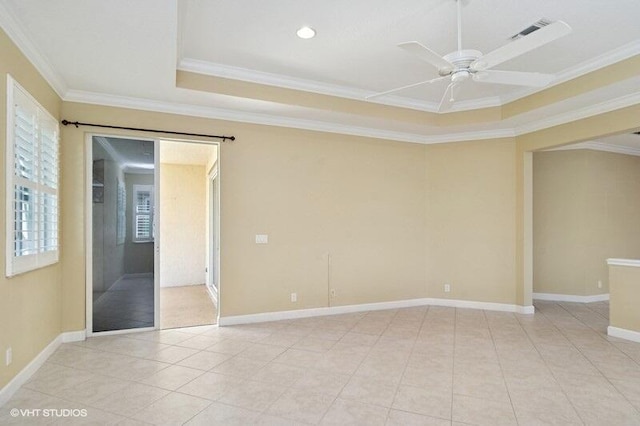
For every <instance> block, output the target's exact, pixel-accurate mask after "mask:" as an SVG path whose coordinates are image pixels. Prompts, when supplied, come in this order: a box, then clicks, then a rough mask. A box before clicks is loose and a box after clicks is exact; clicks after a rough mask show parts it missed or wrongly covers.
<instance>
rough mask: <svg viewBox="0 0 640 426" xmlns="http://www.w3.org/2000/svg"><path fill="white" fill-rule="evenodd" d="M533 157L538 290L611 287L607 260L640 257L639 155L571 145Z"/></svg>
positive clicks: (598, 290) (586, 292) (580, 292)
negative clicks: (580, 148) (576, 148)
mask: <svg viewBox="0 0 640 426" xmlns="http://www.w3.org/2000/svg"><path fill="white" fill-rule="evenodd" d="M533 158H534V160H533V179H534V181H533V182H534V184H533V188H534V193H533V194H534V198H533V205H534V214H533V219H534V220H533V230H534V236H533V241H534V257H533V263H534V288H533V290H534V292H536V293H558V294H571V295H580V296H584V295H594V294H601V293H608V292H609V286H608V270H607V264H606V259H607V258H640V221H639V220H638V218H639V217H640V157H636V156H630V155H622V154H614V153H609V152H600V151H592V150H570V151H551V152H536V153H534V156H533ZM598 281H600V282H601V283H602V288H598Z"/></svg>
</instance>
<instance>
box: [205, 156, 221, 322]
mask: <svg viewBox="0 0 640 426" xmlns="http://www.w3.org/2000/svg"><path fill="white" fill-rule="evenodd" d="M218 154H219V151H218ZM207 184H208V188H207V190H208V192H209V217H208V218H207V220H208V221H209V236H208V241H207V244H208V245H209V259H207V263H208V265H209V270H208V271H207V283H208V284H211V285H207V289H208V290H209V293H210V294H211V297H212V298H213V300H214V302H215V305H216V311H217V312H218V315H219V309H218V305H219V303H220V196H219V194H220V178H219V175H218V160H217V159H216V162H215V163H214V164H213V166H212V167H211V170H210V171H209V173H208V175H207ZM212 265H213V266H212Z"/></svg>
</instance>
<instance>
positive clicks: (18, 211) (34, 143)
mask: <svg viewBox="0 0 640 426" xmlns="http://www.w3.org/2000/svg"><path fill="white" fill-rule="evenodd" d="M58 134H59V129H58V121H57V120H56V119H55V118H53V117H52V116H51V115H50V114H49V113H48V112H47V111H46V110H45V109H44V108H43V107H42V106H41V105H40V104H39V103H38V102H37V101H36V100H35V99H34V98H33V97H32V96H31V95H30V94H29V93H28V92H27V91H26V90H25V89H23V88H22V87H21V86H20V85H19V84H18V83H17V82H16V81H15V80H14V79H13V78H12V77H11V76H9V75H7V143H6V147H7V155H6V171H7V176H6V182H7V192H6V198H7V199H6V209H7V216H6V217H7V221H6V223H7V225H6V226H7V229H6V240H7V241H6V244H7V249H6V257H7V259H6V260H7V261H6V275H7V276H8V277H10V276H13V275H16V274H19V273H22V272H27V271H31V270H34V269H37V268H40V267H43V266H46V265H51V264H53V263H56V262H57V261H58V211H59V210H58Z"/></svg>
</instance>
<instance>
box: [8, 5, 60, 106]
mask: <svg viewBox="0 0 640 426" xmlns="http://www.w3.org/2000/svg"><path fill="white" fill-rule="evenodd" d="M0 27H2V29H3V30H4V31H5V33H7V35H8V36H9V38H10V39H11V41H13V42H14V43H15V45H16V46H17V47H18V49H19V50H20V51H21V52H22V54H23V55H24V56H26V58H27V60H28V61H29V62H31V63H32V64H33V66H34V67H35V68H36V69H37V70H38V72H39V73H40V75H42V77H43V78H44V79H45V80H46V81H47V83H49V85H50V86H51V88H52V89H53V90H54V91H55V92H56V93H57V94H58V96H59V97H61V98H63V97H64V95H65V93H66V92H67V84H66V83H65V81H64V79H63V78H62V77H61V76H60V74H58V73H57V72H56V71H55V69H54V68H53V67H52V66H51V64H50V63H49V61H48V60H47V58H46V57H45V56H44V55H43V54H42V53H41V52H40V51H39V50H38V49H37V47H36V46H35V44H34V43H33V42H32V41H31V39H30V38H29V36H28V35H27V34H26V33H25V32H24V30H23V29H22V26H21V25H20V23H19V21H18V19H16V17H15V15H14V13H13V11H12V10H11V9H10V8H9V6H8V5H6V4H5V3H3V2H0Z"/></svg>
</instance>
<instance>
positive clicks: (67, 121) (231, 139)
mask: <svg viewBox="0 0 640 426" xmlns="http://www.w3.org/2000/svg"><path fill="white" fill-rule="evenodd" d="M61 123H62V124H63V125H64V126H68V125H69V124H71V125H73V126H76V127H78V126H89V127H102V128H105V129H120V130H135V131H139V132H151V133H165V134H168V135H180V136H199V137H203V138H213V139H222V142H226V141H228V140H229V141H235V140H236V137H235V136H219V135H205V134H202V133H184V132H172V131H169V130H154V129H140V128H138V127H122V126H108V125H106V124H92V123H81V122H79V121H69V120H62V121H61Z"/></svg>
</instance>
